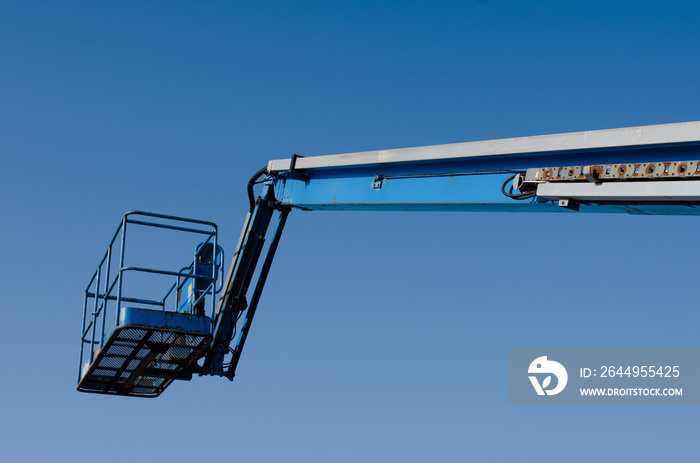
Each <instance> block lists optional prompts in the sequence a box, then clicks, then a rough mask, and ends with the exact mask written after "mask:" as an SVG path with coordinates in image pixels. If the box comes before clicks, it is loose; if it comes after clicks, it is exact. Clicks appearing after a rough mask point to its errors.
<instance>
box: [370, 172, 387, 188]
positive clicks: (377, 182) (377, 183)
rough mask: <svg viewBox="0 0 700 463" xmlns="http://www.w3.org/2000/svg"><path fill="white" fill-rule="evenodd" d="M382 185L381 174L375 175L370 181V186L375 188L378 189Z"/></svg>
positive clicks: (382, 178) (382, 177)
mask: <svg viewBox="0 0 700 463" xmlns="http://www.w3.org/2000/svg"><path fill="white" fill-rule="evenodd" d="M383 185H384V176H383V175H375V176H374V180H373V181H372V188H374V189H375V190H378V189H380V188H381V187H382V186H383Z"/></svg>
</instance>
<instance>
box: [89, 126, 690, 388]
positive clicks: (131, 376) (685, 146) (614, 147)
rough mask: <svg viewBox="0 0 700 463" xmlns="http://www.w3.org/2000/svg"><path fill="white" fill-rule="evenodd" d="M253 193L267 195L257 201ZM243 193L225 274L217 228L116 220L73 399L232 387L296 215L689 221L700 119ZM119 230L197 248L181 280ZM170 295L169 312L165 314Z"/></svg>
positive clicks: (543, 139)
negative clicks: (148, 278)
mask: <svg viewBox="0 0 700 463" xmlns="http://www.w3.org/2000/svg"><path fill="white" fill-rule="evenodd" d="M256 184H261V185H262V191H261V192H260V194H259V196H258V197H257V199H256V197H255V195H254V193H253V189H254V185H256ZM248 195H249V200H250V210H249V212H248V215H247V217H246V220H245V223H244V226H243V231H242V233H241V236H240V239H239V241H238V245H237V247H236V250H235V252H234V254H233V259H232V262H231V265H230V267H229V269H228V272H227V276H226V278H223V269H222V260H223V250H221V248H220V247H219V245H218V237H217V233H218V232H217V227H216V225H215V224H213V223H211V222H203V221H195V220H192V219H183V218H178V217H172V216H163V215H158V214H148V213H141V212H132V213H128V214H125V216H124V217H123V219H122V222H121V224H120V226H119V229H118V230H117V233H115V235H114V238H113V239H112V242H111V243H110V245H109V247H108V250H107V253H106V254H105V257H104V258H103V259H102V261H101V263H100V265H99V266H98V269H97V271H96V272H95V273H94V274H93V277H92V279H91V280H90V283H89V284H88V287H87V289H86V292H85V304H84V310H83V329H82V336H81V354H80V369H79V372H78V390H80V391H84V392H98V393H106V394H120V395H131V396H143V397H155V396H158V395H159V394H160V393H161V392H162V391H163V390H164V389H165V388H166V387H167V386H168V385H170V384H171V383H172V382H173V381H174V380H175V379H185V380H188V379H190V378H192V376H193V374H198V375H217V376H225V377H227V378H229V379H231V380H233V377H234V375H235V372H236V366H237V365H238V361H239V359H240V355H241V352H242V350H243V347H244V345H245V341H246V339H247V336H248V333H249V331H250V326H251V323H252V321H253V318H254V316H255V312H256V310H257V307H258V303H259V301H260V296H261V294H262V290H263V287H264V285H265V280H266V278H267V275H268V272H269V270H270V266H271V265H272V260H273V257H274V254H275V251H276V249H277V246H278V244H279V240H280V237H281V234H282V231H283V229H284V225H285V222H286V220H287V216H288V214H289V212H290V211H291V210H292V209H301V210H306V211H314V210H348V211H352V210H373V211H474V212H477V211H479V212H481V211H496V212H560V213H573V212H578V213H581V212H618V213H619V212H623V213H629V214H644V215H698V214H700V122H688V123H680V124H666V125H655V126H643V127H631V128H623V129H612V130H599V131H588V132H576V133H565V134H557V135H545V136H534V137H522V138H509V139H502V140H490V141H478V142H470V143H456V144H449V145H437V146H425V147H418V148H403V149H392V150H379V151H368V152H360V153H348V154H337V155H329V156H317V157H302V156H297V155H293V156H292V157H291V158H289V159H280V160H273V161H270V162H269V163H268V165H267V166H266V167H265V168H263V169H261V170H260V171H258V172H257V173H256V174H255V175H254V176H253V177H252V178H251V180H250V182H249V184H248ZM273 219H275V220H276V221H275V225H274V227H273V231H272V232H271V236H270V237H269V241H270V242H269V244H268V245H267V246H264V244H265V240H266V239H267V238H268V234H269V233H268V229H269V225H270V223H271V222H272V221H273ZM127 225H128V226H129V227H130V229H131V228H132V227H134V226H135V225H138V226H146V227H156V228H160V229H170V230H174V231H177V232H180V233H185V234H194V235H196V236H202V237H204V238H205V240H204V242H202V243H200V244H198V245H197V246H196V247H195V253H194V256H193V259H192V262H191V264H190V265H189V266H188V267H184V268H182V269H180V270H161V269H151V268H142V267H134V266H127V265H125V262H124V249H125V246H126V229H127ZM117 238H120V240H119V241H117ZM117 248H119V249H118V250H117ZM117 251H118V252H117ZM117 256H118V257H117ZM261 258H262V263H261V262H260V260H261ZM114 267H116V270H112V268H114ZM126 272H131V273H143V274H151V275H152V274H158V275H164V276H166V277H169V278H173V279H174V282H173V284H172V285H171V286H169V287H168V289H167V291H166V293H165V296H163V297H162V298H135V297H131V296H129V295H127V288H126V286H125V284H124V276H125V273H126ZM251 287H252V288H251ZM217 294H218V295H219V296H218V304H216V302H215V300H216V299H217ZM175 295H177V302H176V303H174V304H171V305H174V310H168V309H166V306H167V305H169V304H170V303H169V302H167V301H168V300H169V298H171V297H172V298H175ZM205 304H206V305H208V306H209V307H210V311H209V315H207V314H206V308H205ZM154 306H155V309H156V310H154ZM110 311H111V314H109V315H108V313H109V312H110ZM111 316H114V321H113V322H112V324H111V326H110V327H109V328H105V325H106V323H105V320H106V319H107V318H108V317H111Z"/></svg>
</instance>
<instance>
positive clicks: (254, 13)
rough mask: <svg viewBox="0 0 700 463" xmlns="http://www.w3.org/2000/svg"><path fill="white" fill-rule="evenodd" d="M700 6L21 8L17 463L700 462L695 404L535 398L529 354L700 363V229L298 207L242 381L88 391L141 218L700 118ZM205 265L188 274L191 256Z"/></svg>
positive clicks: (684, 222)
mask: <svg viewBox="0 0 700 463" xmlns="http://www.w3.org/2000/svg"><path fill="white" fill-rule="evenodd" d="M699 23H700V3H698V2H696V1H675V2H652V1H640V0H638V1H634V2H632V1H630V2H627V1H596V0H591V1H586V2H562V1H536V2H533V1H506V0H491V1H487V0H481V1H468V0H465V1H437V0H433V1H411V0H404V1H372V2H370V1H363V0H356V1H345V2H342V1H323V2H321V1H318V2H311V1H309V2H298V1H293V0H287V1H274V2H273V1H249V2H244V1H227V2H223V1H221V2H183V1H177V2H176V1H167V2H166V1H162V2H159V1H138V2H137V1H134V2H128V1H123V2H114V1H104V2H89V1H86V2H73V1H61V2H58V1H56V2H42V1H8V0H2V1H0V153H1V156H2V165H1V167H0V198H1V202H0V204H1V207H2V209H1V211H2V216H1V219H0V220H2V227H0V237H1V238H2V239H0V255H2V263H3V265H2V266H1V268H0V282H2V283H0V284H1V285H2V286H1V288H2V294H3V298H2V303H0V307H2V313H3V315H4V318H3V321H2V323H1V324H0V340H1V341H0V345H1V346H2V347H3V352H4V355H3V360H2V361H0V365H2V370H3V374H2V382H1V383H0V384H1V385H0V410H2V413H1V415H0V416H2V419H0V443H1V444H2V445H1V448H2V450H1V451H0V452H1V453H0V454H1V455H2V459H3V460H4V461H13V462H14V461H17V462H20V461H47V460H51V461H68V460H80V461H90V460H92V459H95V460H96V461H100V462H105V463H106V462H112V461H114V462H116V461H125V460H129V461H175V462H179V461H192V460H194V459H198V460H208V459H216V460H221V461H247V462H273V461H275V462H276V461H289V462H328V461H338V462H358V461H370V462H372V461H376V462H394V461H395V462H414V461H415V462H423V461H441V462H442V461H444V462H453V461H454V462H462V461H483V462H497V461H536V462H548V461H553V462H554V461H574V462H579V461H580V462H588V461H679V462H682V461H697V458H698V455H700V443H699V442H700V440H698V438H697V435H698V431H699V430H700V429H699V428H700V425H698V419H697V413H698V408H697V407H692V406H685V407H673V406H664V407H661V406H596V407H593V406H589V407H586V406H551V407H547V406H512V405H508V402H507V401H508V399H507V352H508V348H513V347H550V346H551V347H698V326H700V312H699V311H698V302H697V297H695V296H696V284H697V283H696V276H697V269H696V263H697V257H696V255H695V249H696V247H697V244H696V242H697V235H696V233H695V231H697V229H698V222H697V220H698V219H697V218H687V217H632V216H617V215H615V216H607V215H605V216H604V215H600V216H598V215H586V216H582V215H576V214H567V215H564V214H561V215H560V214H556V215H546V214H531V215H530V214H522V215H518V214H495V213H493V214H474V213H472V214H469V213H352V212H328V213H322V212H314V213H311V212H295V213H293V214H292V215H291V216H290V220H289V222H288V225H287V230H286V232H285V236H284V237H283V239H282V243H281V246H280V250H279V252H278V255H277V258H276V262H275V264H274V266H273V269H272V272H271V274H270V277H269V280H268V285H267V287H266V291H265V293H264V296H263V299H262V301H261V305H260V308H259V310H258V315H257V316H256V320H255V324H254V325H253V329H252V332H251V335H250V337H249V341H248V344H247V346H246V350H245V352H244V354H243V358H242V360H241V363H240V365H239V369H238V375H237V377H236V381H234V382H233V383H230V382H228V381H227V380H224V379H220V378H195V379H194V380H193V381H191V382H178V383H176V384H174V385H173V386H171V387H170V388H169V389H168V390H167V391H166V392H165V393H164V394H163V395H162V396H161V397H160V398H158V399H155V400H146V399H128V398H122V397H109V396H102V395H93V394H81V393H78V392H76V391H75V378H76V373H77V369H78V347H79V342H78V341H79V332H80V323H81V315H82V298H83V293H82V291H83V290H84V287H85V285H86V284H87V280H88V278H89V276H90V275H91V273H92V272H93V271H94V268H95V266H96V264H97V262H98V260H99V258H100V257H101V256H102V254H103V253H104V250H105V246H106V244H107V241H108V239H109V238H110V237H111V234H112V233H113V231H114V229H115V227H116V225H117V223H118V221H119V219H120V217H121V215H122V214H123V213H124V212H126V211H128V210H132V209H140V210H148V211H154V212H162V213H169V214H175V215H181V216H191V217H196V218H201V219H206V220H212V221H214V222H217V223H218V224H219V225H220V229H221V231H222V244H223V245H224V247H225V248H226V249H227V250H228V251H229V252H231V251H232V250H233V248H234V246H235V243H236V240H237V238H238V235H239V232H240V227H241V226H242V224H243V220H244V217H245V213H246V208H247V197H246V194H245V184H246V182H247V180H248V178H249V177H250V175H251V174H252V173H253V172H254V171H256V170H257V169H258V168H260V167H262V166H263V165H265V164H266V163H267V161H268V160H269V159H277V158H285V157H289V156H290V155H291V154H293V153H296V154H299V155H304V156H313V155H322V154H334V153H345V152H355V151H362V150H371V149H383V148H400V147H407V146H420V145H431V144H439V143H453V142H465V141H474V140H484V139H493V138H505V137H515V136H526V135H540V134H547V133H559V132H568V131H580V130H591V129H605V128H614V127H626V126H635V125H646V124H661V123H671V122H684V121H692V120H700V109H698V108H700V91H698V90H699V87H700V59H699V57H700V56H699V55H700V29H699V28H698V24H699ZM183 265H184V264H183Z"/></svg>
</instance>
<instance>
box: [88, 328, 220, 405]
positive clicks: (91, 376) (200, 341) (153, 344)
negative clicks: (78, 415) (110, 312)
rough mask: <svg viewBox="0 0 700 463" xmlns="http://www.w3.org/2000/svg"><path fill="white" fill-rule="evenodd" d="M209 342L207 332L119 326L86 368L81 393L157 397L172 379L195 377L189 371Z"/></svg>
mask: <svg viewBox="0 0 700 463" xmlns="http://www.w3.org/2000/svg"><path fill="white" fill-rule="evenodd" d="M210 339H211V337H210V336H209V335H208V334H205V333H198V332H174V331H169V330H162V329H158V328H152V327H144V326H136V325H126V326H120V327H118V328H117V329H115V330H114V332H113V333H112V334H111V336H110V338H109V339H108V340H107V342H106V343H105V345H104V347H103V348H102V349H100V350H98V351H97V352H96V353H95V355H94V361H93V362H92V363H91V364H90V365H89V366H87V365H86V366H85V367H84V369H83V372H82V376H81V379H80V382H79V383H78V390H79V391H83V392H98V393H103V394H120V395H131V396H141V397H157V396H158V395H160V393H161V392H163V391H164V390H165V388H167V387H168V386H169V385H170V384H171V383H172V382H173V380H175V379H183V380H189V379H191V378H192V373H191V372H189V371H188V370H187V368H188V367H189V366H190V365H191V364H192V363H194V362H195V361H196V360H197V359H198V358H199V356H200V354H201V353H202V352H203V351H204V349H205V348H206V346H207V343H208V341H209V340H210Z"/></svg>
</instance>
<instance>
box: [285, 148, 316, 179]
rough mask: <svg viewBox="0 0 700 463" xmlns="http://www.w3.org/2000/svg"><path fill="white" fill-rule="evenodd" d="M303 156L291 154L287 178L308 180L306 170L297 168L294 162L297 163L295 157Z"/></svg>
mask: <svg viewBox="0 0 700 463" xmlns="http://www.w3.org/2000/svg"><path fill="white" fill-rule="evenodd" d="M303 157H304V156H299V155H296V154H292V160H291V161H290V163H289V172H287V178H293V179H296V180H302V181H304V182H308V181H309V179H310V178H311V177H309V176H308V175H306V171H303V170H297V168H296V164H297V159H299V158H303Z"/></svg>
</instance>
